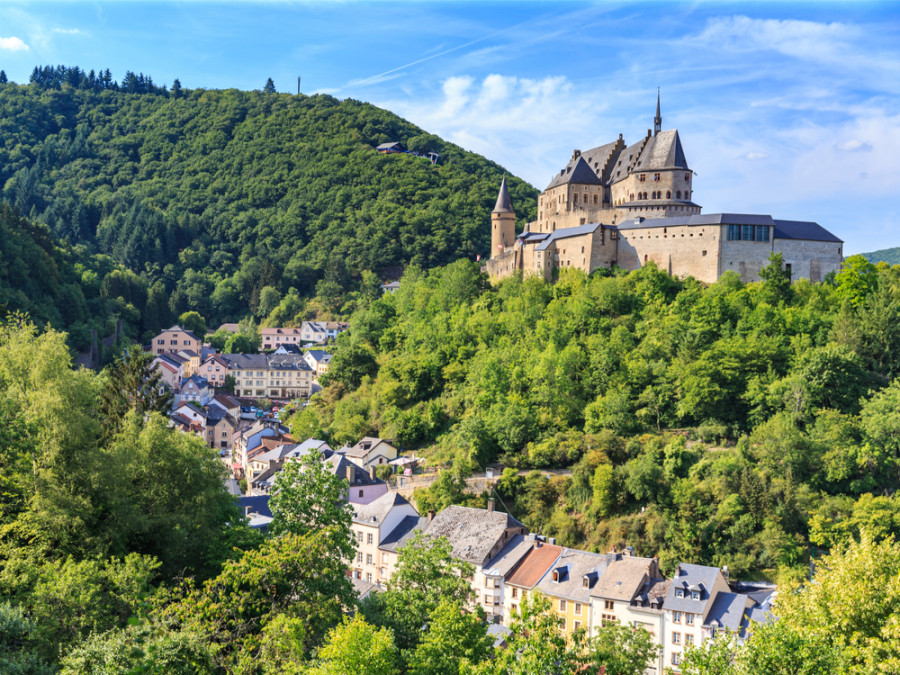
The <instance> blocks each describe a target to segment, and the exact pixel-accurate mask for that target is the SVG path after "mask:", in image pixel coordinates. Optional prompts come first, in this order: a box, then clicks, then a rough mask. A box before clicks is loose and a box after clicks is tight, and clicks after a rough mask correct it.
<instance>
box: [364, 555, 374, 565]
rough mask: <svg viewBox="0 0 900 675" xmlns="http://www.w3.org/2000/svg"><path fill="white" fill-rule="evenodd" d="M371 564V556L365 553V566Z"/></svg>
mask: <svg viewBox="0 0 900 675" xmlns="http://www.w3.org/2000/svg"><path fill="white" fill-rule="evenodd" d="M371 564H373V563H372V554H371V553H366V565H371Z"/></svg>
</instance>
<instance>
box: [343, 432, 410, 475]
mask: <svg viewBox="0 0 900 675" xmlns="http://www.w3.org/2000/svg"><path fill="white" fill-rule="evenodd" d="M338 452H339V453H341V454H342V455H344V456H345V457H346V458H347V459H348V460H350V461H351V462H353V463H354V464H356V465H357V466H360V467H362V468H363V469H368V468H369V467H370V466H380V465H382V464H387V463H389V462H390V461H391V460H392V459H396V458H397V448H395V447H394V446H393V445H391V443H390V442H389V441H386V440H384V439H383V438H373V437H372V436H365V437H364V438H362V439H360V440H359V442H357V443H356V445H354V446H353V447H349V448H348V447H346V446H345V447H343V448H341V449H340V450H338Z"/></svg>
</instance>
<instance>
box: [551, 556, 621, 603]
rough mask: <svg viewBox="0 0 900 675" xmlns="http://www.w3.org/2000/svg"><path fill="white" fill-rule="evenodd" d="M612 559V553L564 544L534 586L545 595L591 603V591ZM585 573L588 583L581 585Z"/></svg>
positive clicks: (614, 557) (613, 558) (613, 559)
mask: <svg viewBox="0 0 900 675" xmlns="http://www.w3.org/2000/svg"><path fill="white" fill-rule="evenodd" d="M615 559H616V554H614V553H609V554H607V553H588V552H587V551H576V550H574V549H571V548H567V549H565V550H564V551H563V553H562V555H561V556H559V559H558V560H557V561H556V563H555V564H554V565H553V567H551V568H550V570H549V571H548V572H547V573H546V574H545V575H544V577H543V578H542V579H541V580H540V582H539V583H538V584H537V586H536V588H538V589H539V590H540V591H542V592H544V593H546V594H547V595H553V596H557V597H563V598H568V599H570V600H574V601H575V602H580V603H583V604H590V602H591V591H592V590H593V588H594V586H596V584H597V581H598V580H599V579H600V577H601V576H602V575H603V573H604V572H605V571H606V569H607V568H608V567H609V565H610V563H612V562H613V561H615ZM554 572H556V573H557V576H558V579H559V580H558V581H554V580H553V574H554ZM585 577H587V578H588V584H587V586H585V585H584V578H585Z"/></svg>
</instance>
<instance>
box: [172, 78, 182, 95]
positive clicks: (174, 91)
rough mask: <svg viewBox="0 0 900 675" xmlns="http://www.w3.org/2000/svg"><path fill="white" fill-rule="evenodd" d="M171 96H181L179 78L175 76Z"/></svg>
mask: <svg viewBox="0 0 900 675" xmlns="http://www.w3.org/2000/svg"><path fill="white" fill-rule="evenodd" d="M172 98H181V80H179V79H178V78H177V77H176V78H175V81H174V82H173V83H172Z"/></svg>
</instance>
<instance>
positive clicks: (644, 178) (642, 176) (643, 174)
mask: <svg viewBox="0 0 900 675" xmlns="http://www.w3.org/2000/svg"><path fill="white" fill-rule="evenodd" d="M638 180H640V181H641V182H642V183H643V182H644V181H645V180H647V174H645V173H642V174H641V176H640V178H639V179H638Z"/></svg>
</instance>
